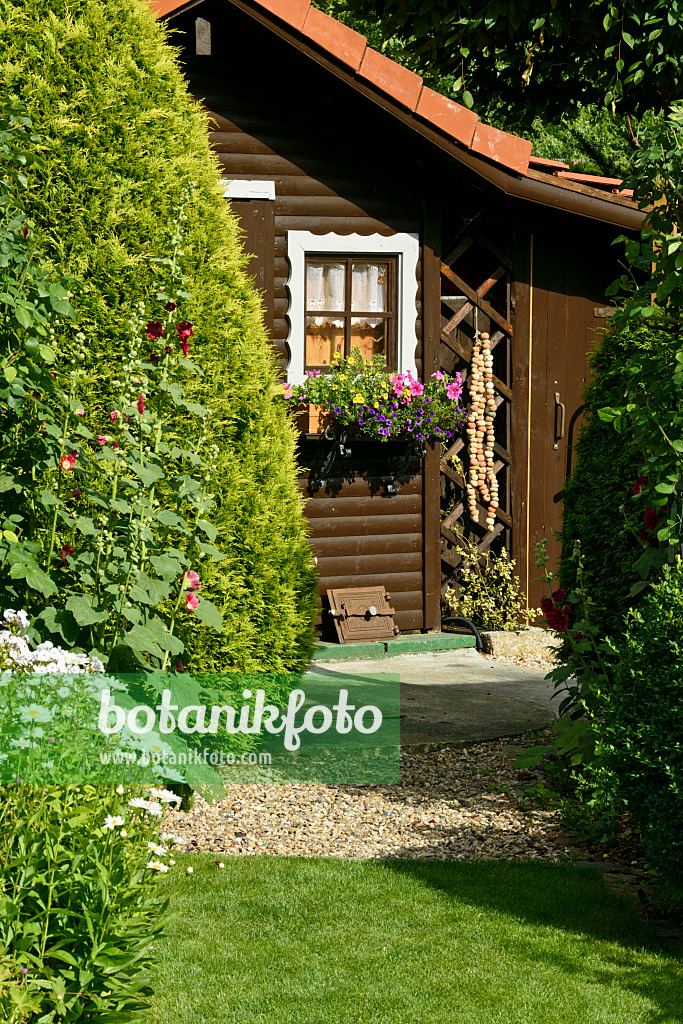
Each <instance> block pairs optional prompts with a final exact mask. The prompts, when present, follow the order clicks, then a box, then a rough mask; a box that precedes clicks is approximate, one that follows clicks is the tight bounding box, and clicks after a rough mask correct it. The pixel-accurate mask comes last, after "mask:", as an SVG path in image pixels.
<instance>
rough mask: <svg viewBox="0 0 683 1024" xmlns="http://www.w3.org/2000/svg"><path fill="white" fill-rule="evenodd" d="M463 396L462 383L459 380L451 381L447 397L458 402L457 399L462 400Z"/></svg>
mask: <svg viewBox="0 0 683 1024" xmlns="http://www.w3.org/2000/svg"><path fill="white" fill-rule="evenodd" d="M461 394H462V384H461V382H460V381H459V380H454V381H451V383H450V384H449V385H448V387H447V388H446V395H447V397H448V398H450V399H451V400H456V399H458V398H460V396H461Z"/></svg>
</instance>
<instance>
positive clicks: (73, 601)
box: [65, 594, 109, 626]
mask: <svg viewBox="0 0 683 1024" xmlns="http://www.w3.org/2000/svg"><path fill="white" fill-rule="evenodd" d="M65 607H66V610H67V611H69V612H71V614H72V615H73V617H74V619H75V620H76V622H77V623H78V625H79V626H93V625H95V623H97V622H105V621H106V619H108V618H109V612H107V611H101V612H98V611H97V609H96V608H93V606H92V603H91V599H90V598H89V597H86V596H85V595H83V594H72V596H71V597H70V598H69V599H68V601H67V602H66V606H65Z"/></svg>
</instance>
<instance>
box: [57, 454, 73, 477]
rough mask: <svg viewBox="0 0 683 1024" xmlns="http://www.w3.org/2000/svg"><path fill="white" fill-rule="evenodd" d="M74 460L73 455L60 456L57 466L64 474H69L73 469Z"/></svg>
mask: <svg viewBox="0 0 683 1024" xmlns="http://www.w3.org/2000/svg"><path fill="white" fill-rule="evenodd" d="M75 461H76V460H75V458H74V457H73V455H62V457H61V459H60V460H59V464H60V466H61V467H62V469H63V471H64V472H65V473H70V472H71V470H72V469H73V468H74V463H75Z"/></svg>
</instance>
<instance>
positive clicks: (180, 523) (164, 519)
mask: <svg viewBox="0 0 683 1024" xmlns="http://www.w3.org/2000/svg"><path fill="white" fill-rule="evenodd" d="M157 520H158V521H159V522H160V523H163V524H164V526H170V527H172V529H174V530H179V531H180V532H181V533H189V532H190V530H189V527H188V525H187V523H186V522H185V520H184V519H183V517H182V516H179V515H177V514H176V513H175V512H171V511H170V509H162V510H161V512H158V513H157Z"/></svg>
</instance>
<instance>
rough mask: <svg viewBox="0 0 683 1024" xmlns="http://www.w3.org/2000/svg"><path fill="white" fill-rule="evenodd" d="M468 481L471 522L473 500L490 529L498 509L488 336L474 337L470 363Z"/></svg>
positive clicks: (476, 517)
mask: <svg viewBox="0 0 683 1024" xmlns="http://www.w3.org/2000/svg"><path fill="white" fill-rule="evenodd" d="M469 391H470V417H469V420H468V423H467V437H468V443H469V462H470V469H469V479H468V483H467V501H468V505H469V509H470V515H471V517H472V519H473V520H474V522H476V523H478V522H479V513H478V510H477V500H479V501H480V502H481V504H482V505H486V528H487V529H488V530H493V528H494V525H495V521H496V509H497V508H498V481H497V479H496V474H495V470H494V465H493V456H494V451H493V445H494V441H495V435H494V429H493V421H494V419H495V417H496V396H495V393H494V389H493V354H492V352H491V341H490V339H489V336H488V334H481V335H480V334H476V335H475V338H474V344H473V346H472V361H471V363H470V381H469Z"/></svg>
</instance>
